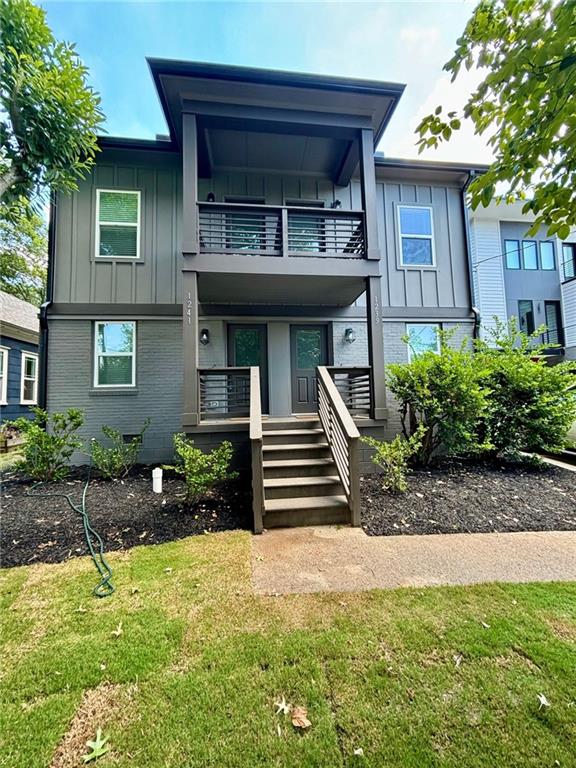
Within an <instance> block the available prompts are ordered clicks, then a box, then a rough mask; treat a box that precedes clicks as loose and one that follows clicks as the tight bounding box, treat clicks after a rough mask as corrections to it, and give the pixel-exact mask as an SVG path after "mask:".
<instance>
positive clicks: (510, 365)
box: [476, 318, 576, 459]
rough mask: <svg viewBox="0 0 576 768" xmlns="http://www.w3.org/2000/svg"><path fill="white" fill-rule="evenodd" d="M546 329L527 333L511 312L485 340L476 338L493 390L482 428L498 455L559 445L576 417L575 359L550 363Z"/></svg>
mask: <svg viewBox="0 0 576 768" xmlns="http://www.w3.org/2000/svg"><path fill="white" fill-rule="evenodd" d="M542 330H543V329H542V328H539V329H538V330H537V331H535V332H534V333H533V334H531V335H529V336H527V335H526V334H524V333H521V332H520V331H519V330H518V324H517V321H516V318H512V319H511V321H510V322H509V323H508V324H507V325H506V324H504V323H502V322H497V323H496V327H495V330H494V331H493V333H492V334H491V338H490V339H489V340H488V341H487V342H485V341H477V342H476V352H477V354H476V360H477V365H478V366H479V367H480V368H482V369H483V370H484V371H486V372H487V376H486V379H485V382H486V386H487V387H488V388H489V390H490V395H489V397H488V405H487V408H486V410H485V411H484V414H483V417H482V431H483V434H484V436H485V440H486V442H487V443H490V444H491V446H492V449H491V450H492V452H493V453H494V454H496V455H501V456H505V457H507V458H511V459H517V458H518V455H519V452H520V451H522V450H523V451H557V450H560V449H562V448H563V446H564V445H565V443H566V439H567V435H568V431H569V429H570V427H571V426H572V424H573V422H574V421H575V420H576V369H575V366H574V363H569V362H567V363H559V364H557V365H547V364H546V361H545V358H544V356H543V355H542V354H541V353H542V350H543V349H544V346H543V345H542V344H540V343H539V342H540V334H541V333H542ZM545 346H546V348H549V347H550V345H549V344H547V345H545Z"/></svg>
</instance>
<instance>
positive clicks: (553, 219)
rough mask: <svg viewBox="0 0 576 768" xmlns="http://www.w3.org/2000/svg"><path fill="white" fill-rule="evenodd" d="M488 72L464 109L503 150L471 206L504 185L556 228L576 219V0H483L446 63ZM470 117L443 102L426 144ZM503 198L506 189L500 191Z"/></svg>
mask: <svg viewBox="0 0 576 768" xmlns="http://www.w3.org/2000/svg"><path fill="white" fill-rule="evenodd" d="M463 66H464V67H466V69H468V70H470V69H472V68H473V67H477V68H478V69H479V71H480V72H481V73H482V74H483V73H484V72H485V77H484V79H483V80H482V82H481V83H480V85H479V86H478V87H477V88H476V90H475V91H474V92H473V93H472V94H471V95H470V96H469V98H468V101H467V102H466V104H465V106H464V109H463V115H464V117H466V118H469V119H470V120H472V122H473V123H474V125H475V129H476V133H478V134H481V135H482V134H486V136H487V137H488V142H489V144H490V145H491V147H492V149H493V152H494V156H495V159H494V162H493V163H492V165H491V166H490V169H489V171H488V172H487V173H485V174H483V175H482V176H480V177H478V178H476V179H475V180H474V182H473V183H472V184H471V186H470V194H471V202H472V207H473V208H476V207H477V206H478V205H480V204H483V205H488V204H489V203H490V201H491V200H492V199H493V198H494V196H498V195H496V193H497V191H498V189H500V188H505V189H506V194H505V195H504V197H506V198H507V199H522V200H525V201H526V202H525V205H524V212H525V213H527V212H532V213H534V214H535V216H536V220H535V222H534V226H533V227H532V232H536V231H537V229H538V228H539V227H540V226H541V225H542V224H544V225H546V226H547V227H548V232H549V234H550V235H553V234H558V235H559V236H560V237H562V238H564V237H567V236H568V234H569V232H570V228H571V227H574V226H576V0H564V1H563V2H562V1H560V2H558V1H557V0H482V2H480V4H479V5H478V6H477V7H476V9H475V10H474V13H473V14H472V17H471V18H470V20H469V21H468V23H467V25H466V28H465V30H464V33H463V35H462V36H461V37H460V38H459V39H458V41H457V48H456V51H455V54H454V56H453V58H452V59H450V61H449V62H447V64H446V65H445V66H444V69H445V70H447V71H448V72H451V73H452V81H454V80H455V79H456V78H457V77H458V74H459V72H460V70H461V69H462V67H463ZM461 117H462V115H460V114H457V113H456V112H449V113H447V114H445V113H444V111H443V108H442V106H439V107H438V108H437V109H436V111H435V113H434V114H432V115H428V116H427V117H425V118H424V119H423V120H422V122H421V123H420V125H419V126H418V128H417V132H418V133H419V135H420V139H419V142H418V143H419V145H420V151H423V150H424V149H426V148H427V147H437V146H438V144H439V143H440V142H443V141H449V140H450V138H451V136H452V134H453V132H454V131H457V130H459V129H460V127H461ZM500 196H502V195H500Z"/></svg>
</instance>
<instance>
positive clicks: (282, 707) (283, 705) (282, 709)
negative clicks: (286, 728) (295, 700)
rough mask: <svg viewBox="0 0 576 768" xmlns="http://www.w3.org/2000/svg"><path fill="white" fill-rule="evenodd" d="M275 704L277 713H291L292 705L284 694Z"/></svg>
mask: <svg viewBox="0 0 576 768" xmlns="http://www.w3.org/2000/svg"><path fill="white" fill-rule="evenodd" d="M274 706H275V707H276V714H277V715H279V714H283V715H289V714H290V711H291V709H292V705H291V704H288V702H287V701H286V699H285V698H284V696H282V698H281V699H277V700H276V701H275V702H274Z"/></svg>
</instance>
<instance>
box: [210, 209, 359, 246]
mask: <svg viewBox="0 0 576 768" xmlns="http://www.w3.org/2000/svg"><path fill="white" fill-rule="evenodd" d="M198 221H199V230H200V231H199V241H200V251H201V253H230V254H248V255H252V256H254V255H256V256H295V257H332V258H334V257H336V258H346V259H361V258H364V257H365V255H366V253H365V233H364V213H363V212H362V211H344V210H340V209H332V208H328V209H324V208H307V207H294V206H278V207H277V206H272V205H244V204H239V203H198Z"/></svg>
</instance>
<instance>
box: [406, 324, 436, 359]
mask: <svg viewBox="0 0 576 768" xmlns="http://www.w3.org/2000/svg"><path fill="white" fill-rule="evenodd" d="M439 330H440V326H439V325H438V323H407V324H406V333H407V334H408V359H409V360H413V359H414V358H415V357H417V356H418V355H422V354H423V353H424V352H440V337H439V335H438V331H439Z"/></svg>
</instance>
